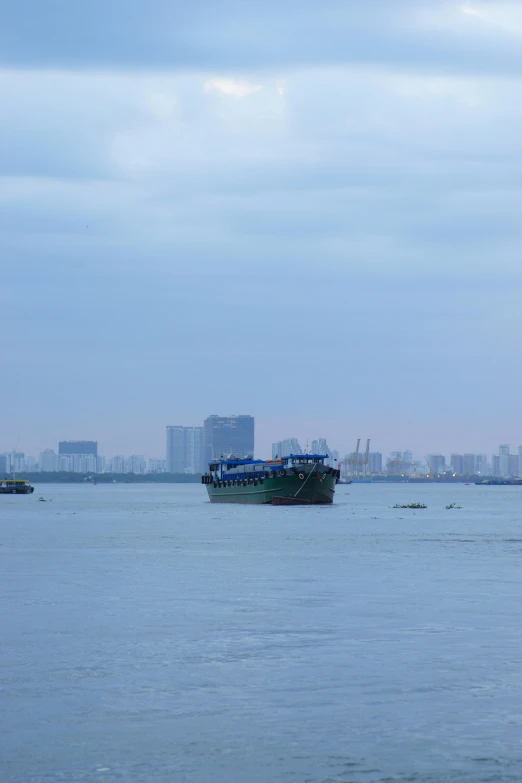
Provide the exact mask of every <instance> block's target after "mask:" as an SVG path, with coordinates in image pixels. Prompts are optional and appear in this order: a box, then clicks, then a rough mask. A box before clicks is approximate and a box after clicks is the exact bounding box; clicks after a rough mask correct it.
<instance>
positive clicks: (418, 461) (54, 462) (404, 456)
mask: <svg viewBox="0 0 522 783" xmlns="http://www.w3.org/2000/svg"><path fill="white" fill-rule="evenodd" d="M230 433H232V435H231V434H230ZM253 435H254V418H253V417H251V416H248V415H243V416H236V417H220V416H216V415H212V416H209V417H207V419H205V421H204V424H203V426H197V427H182V426H172V425H167V427H166V436H167V437H166V454H165V458H158V457H148V458H145V456H144V455H142V454H131V455H130V456H126V455H122V454H119V455H115V456H113V457H106V456H105V455H101V454H98V442H97V441H66V442H64V441H61V442H59V444H58V453H56V451H55V450H54V449H51V448H49V449H45V450H44V451H43V452H41V453H40V454H39V455H38V457H35V456H32V455H25V453H24V452H19V451H11V452H0V473H23V472H31V471H33V472H34V471H40V472H64V471H65V472H73V473H80V474H87V473H134V474H145V473H165V472H166V473H175V474H183V473H184V474H199V473H203V472H205V470H206V467H207V460H206V459H205V452H207V451H208V453H209V454H212V455H213V459H219V458H220V456H229V455H230V454H232V453H235V454H236V455H239V454H244V456H248V455H249V454H251V455H253V456H255V457H256V458H259V457H260V456H261V455H259V454H257V453H256V452H255V449H254V441H253ZM231 437H232V441H231V440H230V438H231ZM369 443H370V441H369V440H367V442H366V447H365V448H364V449H363V448H360V449H359V450H358V451H353V452H343V451H341V452H339V451H338V450H336V449H330V447H329V445H328V444H327V442H326V439H324V438H318V439H315V440H313V441H312V444H311V449H310V447H308V445H307V448H305V449H303V448H302V447H301V445H300V444H299V442H298V440H297V439H296V438H287V439H283V440H280V441H277V442H274V443H272V455H271V456H272V459H277V458H278V457H284V456H289V455H291V454H292V453H301V452H303V451H307V452H308V453H321V454H325V455H328V460H327V461H328V464H330V465H331V466H338V467H341V470H342V472H343V473H344V475H345V476H349V475H357V476H359V474H360V473H361V474H362V475H370V474H381V473H387V474H403V475H404V474H409V473H415V474H419V473H420V474H423V473H425V472H427V473H429V474H433V475H440V474H454V475H460V476H462V475H469V476H471V475H494V476H521V475H522V445H520V446H518V448H516V449H515V452H513V453H512V451H511V445H510V444H506V443H504V444H499V446H498V450H497V452H496V453H493V454H491V459H490V458H489V456H488V454H486V453H478V454H475V453H469V452H466V453H464V454H459V453H451V454H450V456H449V457H447V456H446V454H435V453H433V452H428V453H427V454H426V455H424V456H423V457H421V458H419V457H418V456H417V455H414V454H413V453H412V451H411V450H409V449H407V450H403V451H397V450H393V451H391V452H389V454H388V455H386V454H383V453H382V452H379V451H370V450H369ZM231 444H233V445H231ZM245 449H246V451H245ZM265 458H266V457H265ZM208 461H210V460H208Z"/></svg>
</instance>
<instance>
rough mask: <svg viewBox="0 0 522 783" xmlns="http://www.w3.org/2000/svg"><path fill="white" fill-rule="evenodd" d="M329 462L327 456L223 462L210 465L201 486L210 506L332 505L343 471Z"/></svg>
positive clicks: (229, 458) (292, 456)
mask: <svg viewBox="0 0 522 783" xmlns="http://www.w3.org/2000/svg"><path fill="white" fill-rule="evenodd" d="M327 459H328V455H327V454H290V455H289V456H288V457H283V459H275V460H260V459H252V458H246V459H237V458H236V457H228V458H221V459H220V460H214V461H213V462H211V463H210V464H209V471H208V473H205V474H204V475H203V476H202V477H201V483H202V484H205V485H206V487H207V491H208V496H209V498H210V501H211V503H263V504H272V505H274V506H294V505H317V504H327V503H333V498H334V493H335V485H336V483H337V481H338V480H339V477H340V471H339V470H337V469H336V468H332V467H330V466H329V465H326V464H325V460H327Z"/></svg>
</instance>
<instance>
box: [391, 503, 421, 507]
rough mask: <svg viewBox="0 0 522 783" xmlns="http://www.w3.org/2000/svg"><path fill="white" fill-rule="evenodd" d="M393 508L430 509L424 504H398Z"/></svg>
mask: <svg viewBox="0 0 522 783" xmlns="http://www.w3.org/2000/svg"><path fill="white" fill-rule="evenodd" d="M393 508H428V506H426V505H425V504H424V503H405V504H401V503H396V504H395V505H394V506H393Z"/></svg>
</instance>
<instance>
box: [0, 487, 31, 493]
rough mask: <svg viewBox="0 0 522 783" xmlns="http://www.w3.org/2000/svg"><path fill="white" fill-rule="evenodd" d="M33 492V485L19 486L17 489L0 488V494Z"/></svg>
mask: <svg viewBox="0 0 522 783" xmlns="http://www.w3.org/2000/svg"><path fill="white" fill-rule="evenodd" d="M32 492H34V487H19V488H17V489H6V488H5V487H1V488H0V495H30V494H31V493H32Z"/></svg>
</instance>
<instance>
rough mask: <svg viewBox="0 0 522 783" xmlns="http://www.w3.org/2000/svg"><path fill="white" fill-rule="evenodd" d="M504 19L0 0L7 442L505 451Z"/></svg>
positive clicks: (511, 415)
mask: <svg viewBox="0 0 522 783" xmlns="http://www.w3.org/2000/svg"><path fill="white" fill-rule="evenodd" d="M521 44H522V4H521V3H520V2H500V1H499V2H478V1H477V2H471V3H469V4H468V3H464V4H462V3H459V2H447V1H446V0H437V2H419V1H418V0H414V1H413V0H365V2H360V0H342V1H340V0H322V2H317V1H316V0H314V2H311V1H310V0H299V2H297V0H285V2H277V3H276V2H275V0H262V1H261V0H250V2H240V1H239V0H234V1H232V0H220V2H216V1H215V0H214V1H213V2H210V0H193V2H191V3H185V2H177V0H170V1H167V0H156V2H154V3H150V2H145V0H103V2H102V0H89V2H87V0H85V2H83V1H82V0H70V2H68V3H65V2H63V0H60V1H58V0H46V2H45V3H43V2H36V1H35V0H17V1H16V2H15V1H14V0H10V2H8V3H7V4H6V5H4V7H3V11H2V25H1V27H0V112H1V124H2V132H1V134H0V237H1V258H2V283H1V287H0V296H1V307H2V313H3V319H2V320H3V325H4V327H3V335H4V342H3V352H2V353H3V357H2V358H3V362H2V369H3V382H2V384H1V386H0V388H1V392H0V394H1V403H2V405H1V407H2V411H3V416H2V427H1V432H2V440H1V443H0V451H2V450H10V449H12V448H13V447H14V446H15V445H16V444H17V443H18V448H19V449H20V450H22V451H25V453H26V454H35V453H38V452H39V451H40V450H42V449H43V448H46V447H56V444H57V441H58V440H59V439H62V438H66V439H68V438H71V439H77V438H78V439H80V438H97V439H98V440H99V441H100V446H101V451H102V453H105V454H106V455H108V456H110V455H112V454H114V453H127V454H129V453H144V454H146V455H148V456H163V454H164V427H165V425H166V424H198V423H200V422H201V421H202V419H203V418H204V416H206V415H208V414H209V413H219V414H223V415H225V414H229V413H252V414H254V415H255V416H256V425H257V446H258V448H257V451H258V454H259V456H263V455H264V454H266V452H267V450H268V448H269V445H270V443H271V441H272V440H275V439H279V438H281V437H289V436H297V437H299V438H301V439H302V440H304V441H306V438H307V437H308V438H310V439H312V438H313V437H315V436H326V437H327V438H328V439H329V441H330V445H331V446H332V447H337V448H339V449H341V451H347V450H351V449H352V448H353V443H354V441H355V438H357V437H361V438H366V437H371V438H372V439H373V440H372V446H373V447H374V448H375V449H378V450H381V451H384V452H387V451H388V450H390V449H402V448H411V449H413V450H414V452H416V453H417V454H419V455H420V454H424V453H425V452H426V451H430V452H433V451H439V450H442V452H443V453H448V454H449V452H450V451H454V450H458V451H487V452H488V453H490V452H491V451H492V450H493V449H495V450H496V447H497V445H498V443H499V442H509V443H511V444H512V446H513V447H515V446H518V444H519V443H522V421H521V381H522V370H521V359H520V354H521V351H520V349H521V340H522V315H521V313H522V308H521V296H522V265H521V258H522V257H521V211H522V207H521V205H522V199H521V195H522V194H521V179H522V177H521V154H520V153H521V148H520V144H521V143H520V138H521V137H522V128H521V114H522V109H521V100H520V97H521V84H522V57H521V52H522V46H521Z"/></svg>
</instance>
